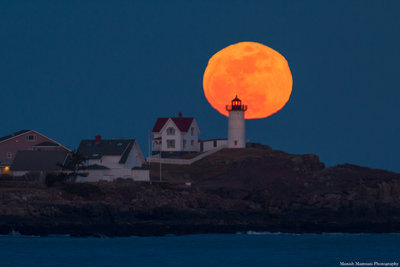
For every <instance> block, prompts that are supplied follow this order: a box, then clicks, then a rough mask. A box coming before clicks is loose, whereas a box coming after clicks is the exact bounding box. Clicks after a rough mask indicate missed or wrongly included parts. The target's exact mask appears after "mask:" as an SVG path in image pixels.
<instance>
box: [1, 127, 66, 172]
mask: <svg viewBox="0 0 400 267" xmlns="http://www.w3.org/2000/svg"><path fill="white" fill-rule="evenodd" d="M22 150H40V151H49V150H52V151H53V150H64V151H70V150H69V149H68V148H66V147H65V146H63V145H61V144H60V143H58V142H56V141H54V140H53V139H50V138H48V137H47V136H44V135H43V134H41V133H38V132H36V131H34V130H21V131H18V132H15V133H13V134H10V135H7V136H4V137H0V174H3V173H8V172H9V171H10V166H11V164H12V162H13V160H14V157H15V154H17V152H18V151H22Z"/></svg>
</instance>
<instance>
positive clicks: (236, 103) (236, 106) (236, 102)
mask: <svg viewBox="0 0 400 267" xmlns="http://www.w3.org/2000/svg"><path fill="white" fill-rule="evenodd" d="M226 110H227V111H232V110H241V111H246V110H247V106H246V105H242V100H240V99H239V98H238V97H237V95H236V97H235V98H234V99H232V105H227V106H226Z"/></svg>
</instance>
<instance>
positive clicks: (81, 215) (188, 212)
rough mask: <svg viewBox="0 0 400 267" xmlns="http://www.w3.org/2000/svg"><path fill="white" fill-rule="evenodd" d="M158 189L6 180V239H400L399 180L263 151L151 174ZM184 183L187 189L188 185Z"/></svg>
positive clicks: (2, 188) (0, 224) (0, 194)
mask: <svg viewBox="0 0 400 267" xmlns="http://www.w3.org/2000/svg"><path fill="white" fill-rule="evenodd" d="M151 175H152V176H153V180H154V182H153V183H138V182H132V181H126V180H118V181H115V182H112V183H111V182H99V183H91V184H65V185H62V186H58V187H51V188H48V187H46V186H45V185H44V184H42V183H39V182H22V181H19V182H18V181H6V180H3V181H0V234H8V233H10V232H11V231H13V230H14V231H18V232H20V233H22V234H28V235H48V234H71V235H79V236H86V235H107V236H127V235H163V234H188V233H234V232H239V231H249V230H254V231H280V232H298V233H304V232H400V174H397V173H393V172H388V171H384V170H376V169H369V168H365V167H359V166H355V165H350V164H344V165H339V166H334V167H330V168H325V166H324V164H323V163H321V162H320V161H319V158H318V157H317V156H316V155H294V154H288V153H285V152H282V151H276V150H272V149H270V148H269V147H267V146H255V147H253V148H247V149H237V150H228V149H225V150H221V151H219V152H217V153H216V154H213V155H211V156H209V157H207V158H205V159H203V160H200V161H198V162H196V163H194V164H192V165H191V166H176V165H163V166H162V176H163V182H162V183H159V182H156V181H157V180H158V179H159V178H158V175H159V165H158V164H154V165H152V166H151ZM185 183H191V186H188V185H186V184H185Z"/></svg>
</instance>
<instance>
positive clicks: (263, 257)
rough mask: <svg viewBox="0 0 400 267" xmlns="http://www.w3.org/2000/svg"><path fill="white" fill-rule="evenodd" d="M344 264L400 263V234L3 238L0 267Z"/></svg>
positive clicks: (248, 234)
mask: <svg viewBox="0 0 400 267" xmlns="http://www.w3.org/2000/svg"><path fill="white" fill-rule="evenodd" d="M340 262H347V263H349V262H350V263H351V262H353V263H354V264H356V262H360V263H374V262H380V263H399V262H400V234H273V233H252V232H249V233H246V234H209V235H186V236H165V237H127V238H75V237H63V236H54V237H29V236H15V235H14V236H0V266H173V267H179V266H199V267H204V266H246V267H251V266H341V265H340ZM364 266H365V265H364ZM366 266H368V265H366ZM375 266H378V265H375ZM388 266H390V265H388ZM392 266H396V265H392Z"/></svg>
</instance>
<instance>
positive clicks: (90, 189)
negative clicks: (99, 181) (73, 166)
mask: <svg viewBox="0 0 400 267" xmlns="http://www.w3.org/2000/svg"><path fill="white" fill-rule="evenodd" d="M63 190H64V191H65V192H67V193H69V194H72V195H77V196H81V197H88V196H91V195H103V194H104V193H103V191H101V189H100V188H99V187H98V186H96V185H93V184H86V183H76V184H75V183H71V184H66V185H65V186H64V187H63Z"/></svg>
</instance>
